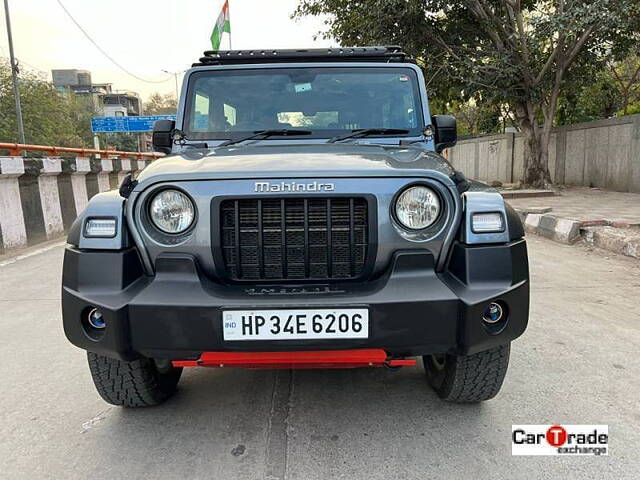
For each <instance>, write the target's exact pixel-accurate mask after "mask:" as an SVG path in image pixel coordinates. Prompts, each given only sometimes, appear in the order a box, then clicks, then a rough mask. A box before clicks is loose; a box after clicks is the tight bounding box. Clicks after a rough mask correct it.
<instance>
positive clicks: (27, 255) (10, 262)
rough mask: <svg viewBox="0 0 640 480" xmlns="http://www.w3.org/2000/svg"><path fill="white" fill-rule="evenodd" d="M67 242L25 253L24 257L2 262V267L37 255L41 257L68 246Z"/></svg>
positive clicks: (18, 256)
mask: <svg viewBox="0 0 640 480" xmlns="http://www.w3.org/2000/svg"><path fill="white" fill-rule="evenodd" d="M66 243H67V242H58V243H54V244H52V245H47V246H46V247H42V248H38V249H36V250H33V251H31V252H29V253H24V254H22V255H17V256H15V257H13V258H10V259H9V260H5V261H4V262H0V267H6V266H7V265H12V264H14V263H16V262H18V261H19V260H24V259H26V258H29V257H34V256H36V255H40V254H41V253H45V252H48V251H49V250H53V249H54V248H58V247H61V246H62V245H64V244H66Z"/></svg>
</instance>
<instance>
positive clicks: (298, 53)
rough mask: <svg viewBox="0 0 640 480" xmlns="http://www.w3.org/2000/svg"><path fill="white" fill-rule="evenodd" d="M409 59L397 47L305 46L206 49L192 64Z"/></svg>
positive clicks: (396, 60) (195, 65) (403, 60)
mask: <svg viewBox="0 0 640 480" xmlns="http://www.w3.org/2000/svg"><path fill="white" fill-rule="evenodd" d="M302 62H305V63H306V62H309V63H317V62H380V63H390V62H399V63H403V62H411V63H415V62H414V60H413V59H411V58H409V57H408V56H407V54H405V53H404V52H403V51H402V49H401V48H400V47H399V46H386V47H345V48H342V47H340V48H304V49H287V50H207V51H205V52H204V56H203V57H200V61H199V62H196V63H194V64H193V66H194V67H201V66H203V65H243V64H245V65H246V64H256V63H302Z"/></svg>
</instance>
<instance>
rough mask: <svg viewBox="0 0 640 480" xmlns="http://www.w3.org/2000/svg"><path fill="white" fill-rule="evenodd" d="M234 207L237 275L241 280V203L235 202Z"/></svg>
mask: <svg viewBox="0 0 640 480" xmlns="http://www.w3.org/2000/svg"><path fill="white" fill-rule="evenodd" d="M233 206H234V212H233V213H234V221H235V225H234V233H235V247H236V261H235V267H236V274H237V275H238V277H239V278H242V262H241V261H240V257H241V248H240V202H239V201H238V200H235V201H234V202H233Z"/></svg>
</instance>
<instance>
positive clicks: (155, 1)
mask: <svg viewBox="0 0 640 480" xmlns="http://www.w3.org/2000/svg"><path fill="white" fill-rule="evenodd" d="M59 1H60V2H62V4H63V5H64V6H65V7H66V8H67V10H68V11H69V12H70V13H71V15H72V16H73V17H74V18H75V19H76V21H77V22H78V23H79V24H80V25H81V26H82V28H83V29H84V30H85V31H86V32H87V33H88V34H89V35H90V36H91V37H92V38H93V40H94V41H95V42H96V43H97V44H98V45H100V46H101V47H102V48H103V49H104V50H105V51H106V52H107V53H108V54H109V55H110V56H111V57H113V58H114V59H115V60H116V61H117V62H118V63H119V64H120V65H122V66H123V67H124V68H125V69H126V70H128V71H130V72H131V73H133V74H134V75H136V76H138V77H141V78H142V79H143V80H146V81H141V80H138V79H136V78H134V77H132V76H130V75H128V74H127V73H125V72H123V71H122V70H120V69H119V68H118V67H116V66H115V65H114V64H113V63H112V62H111V61H110V60H109V59H107V58H106V57H105V56H104V55H103V54H102V53H100V51H99V50H98V49H97V48H96V47H95V46H94V45H92V44H91V42H90V41H89V40H87V38H86V37H85V36H84V35H83V34H82V32H81V31H80V30H79V29H78V27H77V26H76V25H74V23H73V22H72V21H71V20H70V19H69V17H68V16H67V15H66V14H65V13H64V11H63V9H62V8H61V7H60V5H59V4H58V0H9V8H10V15H11V24H12V25H11V26H12V31H13V43H14V51H15V55H16V57H17V58H18V60H19V61H20V62H21V63H22V66H23V67H24V68H26V69H31V70H38V71H42V72H43V75H46V76H47V78H49V79H51V69H53V68H77V69H80V70H89V71H91V74H92V81H93V82H94V83H113V88H114V89H117V90H132V91H135V92H138V93H139V94H140V95H141V96H142V97H143V98H147V97H148V96H149V95H150V94H151V93H153V92H160V93H163V94H165V93H174V92H175V78H174V76H173V75H171V74H168V73H164V72H163V70H166V71H168V72H182V71H184V70H185V69H187V68H189V67H190V65H191V64H192V63H193V62H195V61H197V59H198V58H199V57H200V56H201V54H202V52H203V51H204V50H206V49H210V48H211V44H210V40H209V37H210V36H211V31H212V29H213V25H214V24H215V21H216V18H217V17H218V14H219V12H220V10H221V8H222V4H223V3H224V0H102V1H98V0H59ZM298 3H299V0H229V5H230V16H231V35H232V37H231V38H232V46H233V48H234V49H261V48H298V47H300V48H304V47H328V46H335V45H336V43H335V41H328V40H323V39H322V38H319V39H317V40H314V38H313V37H314V35H316V34H317V33H318V32H319V31H321V30H323V29H324V23H323V22H324V19H323V18H310V17H307V18H304V19H302V20H291V19H290V15H291V13H292V12H293V11H294V10H295V8H296V6H297V4H298ZM2 7H3V6H2V3H0V22H1V23H0V56H2V57H8V56H9V48H8V41H7V32H6V29H5V14H4V8H2ZM227 47H228V36H227V35H226V34H225V37H224V38H223V43H222V47H221V48H227ZM158 82H159V83H158Z"/></svg>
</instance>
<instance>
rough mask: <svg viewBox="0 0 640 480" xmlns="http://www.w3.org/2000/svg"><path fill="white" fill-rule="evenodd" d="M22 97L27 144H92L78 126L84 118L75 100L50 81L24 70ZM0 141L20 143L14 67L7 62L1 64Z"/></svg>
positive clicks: (76, 145)
mask: <svg viewBox="0 0 640 480" xmlns="http://www.w3.org/2000/svg"><path fill="white" fill-rule="evenodd" d="M20 99H21V100H22V117H23V123H24V130H25V136H26V139H27V142H28V143H32V144H41V145H59V146H67V147H84V146H89V144H88V143H87V138H86V137H85V136H83V134H82V129H81V128H79V125H80V124H81V123H82V122H84V120H83V119H81V118H79V117H78V115H77V114H76V112H75V111H74V108H75V107H74V99H73V98H72V97H67V96H65V95H61V94H60V93H59V92H58V91H57V90H56V89H55V88H54V86H53V85H52V84H51V83H50V82H48V81H47V80H45V79H44V78H42V77H41V76H39V75H37V74H34V73H31V72H28V71H23V72H21V73H20ZM87 128H88V123H87ZM89 139H90V137H89ZM0 141H5V142H18V129H17V125H16V115H15V103H14V97H13V89H12V83H11V69H10V67H9V65H8V62H2V63H0Z"/></svg>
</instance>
